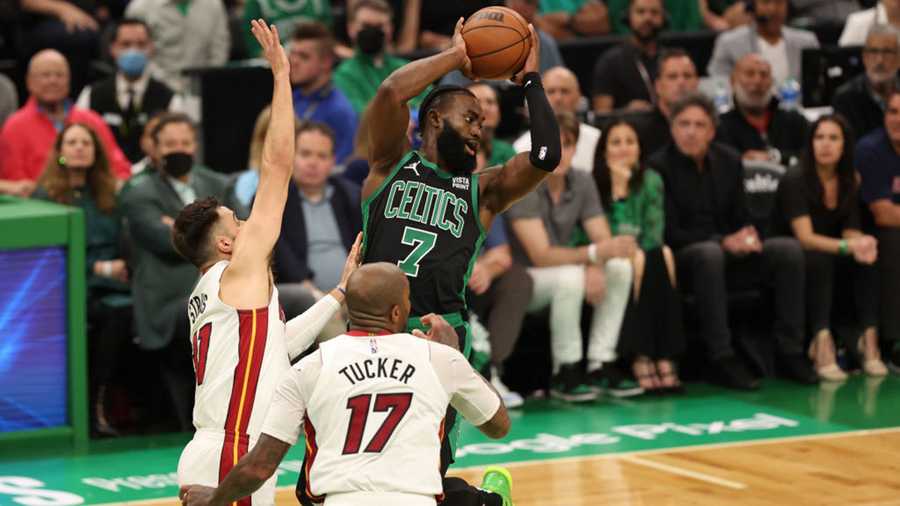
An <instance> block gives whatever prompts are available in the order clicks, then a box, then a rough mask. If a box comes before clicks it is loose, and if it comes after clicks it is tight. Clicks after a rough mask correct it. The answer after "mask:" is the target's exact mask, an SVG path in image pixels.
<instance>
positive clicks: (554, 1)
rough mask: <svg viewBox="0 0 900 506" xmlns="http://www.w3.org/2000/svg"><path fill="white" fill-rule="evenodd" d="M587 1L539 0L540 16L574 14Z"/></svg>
mask: <svg viewBox="0 0 900 506" xmlns="http://www.w3.org/2000/svg"><path fill="white" fill-rule="evenodd" d="M586 2H587V0H541V5H540V8H541V14H548V13H551V12H568V13H570V14H575V13H576V12H578V9H581V6H582V5H584V4H585V3H586Z"/></svg>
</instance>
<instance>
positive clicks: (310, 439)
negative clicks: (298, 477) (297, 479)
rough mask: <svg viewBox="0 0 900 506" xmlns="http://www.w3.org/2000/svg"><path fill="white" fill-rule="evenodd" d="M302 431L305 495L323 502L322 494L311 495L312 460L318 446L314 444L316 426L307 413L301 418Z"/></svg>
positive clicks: (314, 458)
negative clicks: (304, 451) (304, 450)
mask: <svg viewBox="0 0 900 506" xmlns="http://www.w3.org/2000/svg"><path fill="white" fill-rule="evenodd" d="M303 431H304V432H305V433H306V455H305V456H304V457H303V465H304V467H305V469H304V474H305V475H306V496H307V497H309V498H310V499H311V500H312V502H314V503H324V502H325V496H324V495H313V493H312V475H311V474H310V471H312V466H313V462H314V461H315V460H316V454H317V453H318V452H319V446H318V445H317V444H316V428H315V427H313V424H312V422H310V421H309V415H306V416H305V417H304V418H303Z"/></svg>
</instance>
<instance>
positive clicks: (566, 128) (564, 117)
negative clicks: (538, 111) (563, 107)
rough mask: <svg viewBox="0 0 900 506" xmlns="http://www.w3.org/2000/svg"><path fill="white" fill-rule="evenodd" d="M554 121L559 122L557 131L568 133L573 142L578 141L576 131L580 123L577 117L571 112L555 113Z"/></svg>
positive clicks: (579, 127) (563, 133)
mask: <svg viewBox="0 0 900 506" xmlns="http://www.w3.org/2000/svg"><path fill="white" fill-rule="evenodd" d="M556 123H557V124H559V133H560V134H562V135H570V136H571V137H572V139H574V140H575V142H578V132H579V130H580V129H581V124H580V123H579V122H578V118H576V117H575V115H574V114H572V113H571V112H558V113H556Z"/></svg>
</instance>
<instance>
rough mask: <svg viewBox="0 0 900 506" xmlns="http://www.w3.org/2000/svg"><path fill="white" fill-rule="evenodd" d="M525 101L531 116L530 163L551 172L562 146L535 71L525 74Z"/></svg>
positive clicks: (553, 116) (554, 119)
mask: <svg viewBox="0 0 900 506" xmlns="http://www.w3.org/2000/svg"><path fill="white" fill-rule="evenodd" d="M522 80H523V81H524V82H525V84H524V85H523V86H522V88H523V89H524V90H525V101H526V102H527V103H528V114H529V116H530V117H531V155H530V157H529V159H530V161H531V165H534V166H535V167H537V168H539V169H541V170H545V171H547V172H553V170H554V169H556V166H557V165H559V160H560V157H561V155H562V147H561V146H560V141H559V125H558V124H557V123H556V116H555V115H554V114H553V109H551V108H550V102H548V101H547V95H546V94H544V87H543V86H542V85H541V75H540V74H538V73H537V72H531V73H528V74H525V77H524V79H522Z"/></svg>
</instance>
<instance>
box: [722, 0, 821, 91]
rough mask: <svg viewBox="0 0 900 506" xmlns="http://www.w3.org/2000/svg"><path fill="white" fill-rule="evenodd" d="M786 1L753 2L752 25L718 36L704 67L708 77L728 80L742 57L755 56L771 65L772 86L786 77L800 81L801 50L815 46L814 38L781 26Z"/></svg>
mask: <svg viewBox="0 0 900 506" xmlns="http://www.w3.org/2000/svg"><path fill="white" fill-rule="evenodd" d="M787 10H788V0H757V1H756V2H754V3H753V15H754V17H755V19H756V22H755V23H754V24H751V25H747V26H741V27H738V28H735V29H733V30H729V31H727V32H724V33H722V34H721V35H719V36H718V37H717V38H716V44H715V46H714V47H713V55H712V58H711V59H710V61H709V65H708V66H707V68H706V69H707V71H708V72H709V75H710V76H713V77H722V78H728V77H729V76H730V75H731V72H732V70H733V69H734V66H735V65H736V64H737V62H738V60H740V59H741V58H742V57H743V56H744V55H746V54H748V53H759V54H760V55H762V57H763V58H765V59H766V60H767V61H768V62H769V63H770V64H771V65H772V76H773V77H774V79H775V84H776V86H777V85H780V84H781V83H782V82H784V81H785V80H786V79H788V78H794V79H796V80H798V81H799V80H800V73H801V71H802V68H801V56H802V53H803V50H804V49H808V48H817V47H819V40H818V39H817V38H816V35H815V34H814V33H812V32H809V31H806V30H798V29H796V28H789V27H786V26H784V22H785V21H786V19H787Z"/></svg>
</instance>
